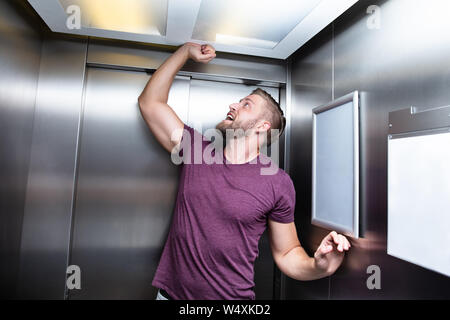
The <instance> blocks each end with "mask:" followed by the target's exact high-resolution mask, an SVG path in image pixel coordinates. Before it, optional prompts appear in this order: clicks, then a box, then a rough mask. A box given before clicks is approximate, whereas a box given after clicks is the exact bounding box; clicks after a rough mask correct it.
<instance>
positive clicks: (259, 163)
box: [138, 43, 350, 299]
mask: <svg viewBox="0 0 450 320" xmlns="http://www.w3.org/2000/svg"><path fill="white" fill-rule="evenodd" d="M215 56H216V55H215V50H214V48H213V47H211V46H210V45H199V44H195V43H186V44H185V45H183V46H181V47H180V48H179V49H178V50H177V51H176V52H175V53H174V54H173V55H172V56H171V57H170V58H168V59H167V60H166V61H165V62H164V63H163V64H162V65H161V66H160V67H159V68H158V70H157V71H156V72H155V73H154V74H153V76H152V77H151V79H150V80H149V82H148V84H147V85H146V87H145V89H144V91H143V92H142V94H141V95H140V97H139V99H138V101H139V106H140V110H141V113H142V115H143V117H144V119H145V121H146V122H147V124H148V126H149V128H150V130H151V132H152V133H153V134H154V136H155V137H156V139H157V140H158V141H159V142H160V143H161V145H162V146H163V147H164V148H165V149H166V150H167V151H169V152H172V154H173V153H174V150H175V151H178V150H179V149H180V148H181V152H182V153H183V159H184V163H183V167H182V171H181V178H180V184H179V189H178V195H177V200H176V206H175V212H174V215H173V220H172V225H171V229H170V232H169V235H168V239H167V242H166V245H165V247H164V251H163V254H162V257H161V260H160V263H159V266H158V269H157V271H156V275H155V277H154V279H153V282H152V284H153V285H154V286H155V287H158V288H160V291H159V292H158V299H255V295H254V290H253V288H254V282H253V278H254V270H253V267H254V261H255V259H256V257H257V255H258V241H259V239H260V236H261V234H262V233H263V232H264V230H265V228H266V227H268V228H269V230H268V231H269V238H270V246H271V250H272V255H273V258H274V260H275V263H276V264H277V266H278V268H279V269H280V270H281V271H282V272H283V273H285V274H286V275H287V276H289V277H291V278H293V279H297V280H313V279H318V278H322V277H326V276H329V275H331V274H332V273H334V272H335V271H336V269H337V268H338V267H339V266H340V264H341V263H342V260H343V258H344V252H345V251H347V250H349V248H350V243H349V241H348V240H347V239H346V238H345V237H344V236H342V235H339V234H337V233H336V232H334V231H333V232H331V233H330V234H328V235H327V236H326V237H325V238H324V239H323V240H322V242H321V244H320V246H319V248H318V249H317V251H316V252H315V254H314V257H309V256H308V255H307V254H306V252H305V251H304V249H303V248H302V247H301V245H300V242H299V240H298V237H297V232H296V227H295V224H294V206H295V190H294V186H293V183H292V180H291V179H290V177H289V175H287V174H286V173H285V172H284V171H283V170H281V169H279V170H277V172H276V173H275V174H271V175H263V174H261V169H262V168H263V167H265V166H266V165H265V164H267V163H268V162H267V158H268V157H267V156H264V155H263V154H260V153H259V147H260V146H261V145H262V144H263V143H267V144H269V143H270V142H273V141H269V140H267V141H266V139H270V138H269V137H271V135H270V134H266V133H268V132H269V129H270V130H274V129H275V130H281V131H282V130H283V129H284V124H285V118H284V116H283V112H282V111H281V109H280V107H279V105H278V104H277V103H276V102H275V101H274V100H273V98H271V97H270V95H269V94H267V93H265V92H264V91H263V90H260V89H259V90H256V91H254V92H253V93H252V94H250V95H249V96H247V97H245V98H243V99H242V100H241V101H240V102H239V103H235V104H232V105H231V106H230V112H229V113H228V114H227V116H226V118H225V120H223V121H221V122H220V123H219V124H218V125H217V127H216V128H217V129H218V130H220V131H221V132H222V133H223V134H224V135H225V132H226V131H229V130H232V131H236V132H240V133H238V134H236V135H234V136H233V137H232V139H230V140H227V141H226V145H225V148H224V149H223V158H222V159H223V160H224V161H223V163H213V164H211V163H209V164H207V163H205V161H203V160H202V161H201V162H200V163H196V162H195V161H193V160H195V159H194V156H193V155H192V153H194V151H195V148H197V147H196V146H195V143H194V141H199V140H198V138H200V150H199V151H200V153H201V154H203V153H204V151H205V150H206V148H207V147H208V145H209V143H212V142H208V141H205V140H204V139H203V136H202V134H201V133H199V132H198V131H196V130H194V129H193V128H191V127H189V126H187V125H185V124H184V123H183V122H182V121H181V120H180V119H179V118H178V116H177V115H176V114H175V112H174V111H173V110H172V109H171V108H170V107H169V106H168V105H167V100H168V95H169V89H170V87H171V85H172V82H173V79H174V77H175V75H176V74H177V72H178V71H179V70H180V69H181V68H182V66H183V65H184V64H185V63H186V61H187V60H188V59H192V60H194V61H196V62H201V63H208V62H209V61H211V60H212V59H213V58H214V57H215ZM183 129H184V130H185V134H183V135H182V136H181V135H176V134H175V132H180V131H182V130H183ZM186 133H188V134H186ZM261 137H266V138H261ZM191 151H192V152H191ZM197 151H198V149H197ZM219 151H222V150H219ZM213 153H214V154H215V153H216V152H215V151H214V152H213ZM219 158H220V157H219ZM264 163H265V164H264Z"/></svg>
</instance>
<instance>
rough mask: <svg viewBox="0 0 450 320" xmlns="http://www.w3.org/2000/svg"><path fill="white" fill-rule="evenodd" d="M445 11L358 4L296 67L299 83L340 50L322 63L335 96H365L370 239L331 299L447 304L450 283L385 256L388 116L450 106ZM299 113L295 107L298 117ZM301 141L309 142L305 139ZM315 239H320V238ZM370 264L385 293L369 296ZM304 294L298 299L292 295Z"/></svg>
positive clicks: (333, 287) (430, 5) (355, 253)
mask: <svg viewBox="0 0 450 320" xmlns="http://www.w3.org/2000/svg"><path fill="white" fill-rule="evenodd" d="M369 5H378V6H379V7H380V9H381V19H382V20H381V29H379V30H377V29H375V30H369V29H368V27H367V18H368V15H367V13H366V10H367V7H368V6H369ZM445 12H448V2H447V1H441V0H437V1H433V2H428V1H421V0H413V1H409V0H408V1H406V0H395V1H381V0H379V1H359V2H358V4H357V5H355V6H354V7H352V8H351V9H350V10H349V11H348V12H346V13H345V14H344V15H343V16H341V17H340V18H339V19H338V20H337V21H335V22H334V24H333V25H334V34H335V36H334V37H333V39H330V38H329V37H327V36H326V35H321V36H319V37H317V38H316V39H315V41H316V43H315V44H310V46H311V49H310V52H311V53H310V55H309V57H306V58H305V57H304V56H303V55H301V52H300V55H298V56H296V57H295V60H294V62H295V63H297V64H298V65H301V66H303V67H301V68H298V69H296V71H295V73H296V74H297V75H298V76H301V74H304V73H305V72H306V73H307V72H308V67H309V66H308V64H307V61H308V59H319V56H320V55H321V54H322V52H323V50H325V48H327V47H329V46H332V47H334V49H333V51H334V56H333V63H331V64H330V63H329V60H322V61H320V62H319V64H322V68H323V69H324V70H325V72H326V73H327V74H332V75H334V86H333V88H332V90H333V92H334V94H335V96H341V95H344V94H346V93H348V92H351V91H354V90H359V91H360V94H361V95H360V100H361V101H360V102H361V109H360V112H361V114H360V115H361V126H360V127H361V143H360V147H361V172H360V175H361V176H360V178H361V189H360V191H361V206H360V210H361V218H362V220H363V221H362V222H361V229H362V230H364V234H363V238H360V239H357V240H352V248H351V250H350V252H349V253H348V254H346V258H345V260H344V263H343V265H342V266H341V268H340V269H339V270H338V271H337V272H336V273H335V274H334V275H333V276H331V278H330V279H331V281H330V286H329V289H330V298H331V299H379V298H382V299H410V298H412V299H418V298H425V299H428V298H446V299H448V298H449V292H448V287H449V285H450V282H449V281H450V280H449V279H448V278H446V277H445V276H442V275H439V274H437V273H434V272H431V271H428V270H425V269H423V268H421V267H418V266H415V265H413V264H409V263H407V262H404V261H401V260H399V259H396V258H393V257H390V256H388V255H387V253H386V235H387V135H388V131H389V127H388V124H389V120H388V115H389V112H391V111H394V110H399V109H403V108H406V107H409V106H417V107H419V108H425V107H428V108H432V107H439V106H444V105H448V101H450V92H449V90H448V87H449V85H450V83H449V79H450V77H449V70H450V62H449V60H448V58H447V57H448V55H449V51H450V44H449V43H448V42H446V41H442V37H441V34H442V30H448V28H449V24H450V22H449V21H448V19H446V18H445ZM431 48H433V49H432V50H431ZM302 50H303V49H302ZM302 50H301V51H302ZM313 79H314V78H313ZM313 81H314V80H309V79H306V80H305V82H306V83H311V82H313ZM329 100H331V99H329ZM301 107H302V106H301V105H295V104H294V106H293V109H294V110H293V114H295V112H296V109H298V110H301ZM293 119H294V118H293ZM308 125H309V123H308ZM297 139H299V140H301V141H303V142H304V143H307V142H308V141H309V137H307V136H305V137H304V138H303V137H300V136H299V137H298V138H297ZM306 157H309V155H306ZM308 161H309V160H308V159H305V160H303V161H301V162H299V163H297V167H298V166H303V165H305V164H306V165H308V166H309V163H308ZM305 171H306V172H307V169H305ZM308 195H309V192H308ZM312 234H313V235H316V234H317V237H318V238H320V237H319V236H318V232H317V231H316V232H312ZM372 264H374V265H378V266H379V267H380V269H381V289H380V290H369V289H368V288H367V285H366V280H367V278H368V276H369V275H368V274H367V267H368V266H369V265H372ZM288 293H289V292H288ZM299 295H300V294H299V293H297V292H292V294H291V295H290V296H291V297H298V296H299ZM288 297H289V295H288Z"/></svg>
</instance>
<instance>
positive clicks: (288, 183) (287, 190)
mask: <svg viewBox="0 0 450 320" xmlns="http://www.w3.org/2000/svg"><path fill="white" fill-rule="evenodd" d="M274 187H275V188H276V189H275V205H274V207H273V208H272V210H271V211H270V212H269V214H268V218H269V219H270V220H273V221H275V222H280V223H291V222H294V212H295V188H294V183H293V182H292V179H291V177H289V175H288V174H283V175H282V178H280V179H279V181H278V183H277V184H276V185H275V186H274Z"/></svg>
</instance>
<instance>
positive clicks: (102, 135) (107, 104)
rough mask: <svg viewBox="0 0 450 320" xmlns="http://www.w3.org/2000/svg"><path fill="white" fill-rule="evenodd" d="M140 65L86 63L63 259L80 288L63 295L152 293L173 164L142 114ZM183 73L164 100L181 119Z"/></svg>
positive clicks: (171, 200)
mask: <svg viewBox="0 0 450 320" xmlns="http://www.w3.org/2000/svg"><path fill="white" fill-rule="evenodd" d="M148 79H149V76H148V75H147V74H146V73H144V72H131V71H120V70H111V69H100V68H89V69H88V75H87V80H86V81H87V82H86V89H85V90H86V92H85V104H84V110H83V120H82V129H81V133H80V147H79V167H78V174H77V190H76V203H75V213H74V223H73V241H72V252H71V259H70V264H75V265H78V266H79V267H80V269H81V274H82V280H81V281H82V282H81V290H71V291H70V292H69V298H70V299H154V298H155V297H156V293H157V292H156V288H154V287H152V286H151V281H152V279H153V276H154V274H155V271H156V267H157V266H158V263H159V258H160V255H161V253H162V249H163V246H164V244H165V241H166V238H167V233H168V230H169V224H170V221H171V218H172V212H173V209H174V205H175V198H176V191H177V187H178V167H177V166H176V165H174V164H173V163H172V162H171V159H170V154H169V153H167V152H166V150H164V149H163V148H162V147H161V146H160V145H159V143H158V142H157V140H156V139H155V138H154V136H153V135H152V133H151V132H150V130H149V129H148V127H147V125H146V123H145V121H144V120H143V118H142V116H141V113H140V110H139V106H138V103H137V97H138V96H139V94H140V93H141V91H142V88H144V87H145V84H146V83H147V81H148ZM189 81H190V79H189V78H181V77H179V78H177V79H176V80H175V82H174V84H173V86H172V87H171V90H170V94H169V105H171V106H172V108H173V109H174V110H175V112H177V114H178V115H179V116H180V118H181V120H182V121H184V122H185V121H186V120H187V112H188V98H189Z"/></svg>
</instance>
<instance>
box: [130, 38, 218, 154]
mask: <svg viewBox="0 0 450 320" xmlns="http://www.w3.org/2000/svg"><path fill="white" fill-rule="evenodd" d="M215 56H216V54H215V50H214V48H213V47H211V46H210V45H200V44H196V43H190V42H188V43H186V44H184V45H183V46H181V47H180V48H178V50H177V51H176V52H175V53H174V54H172V56H170V57H169V58H168V59H167V60H166V61H165V62H164V63H163V64H162V65H161V66H160V67H159V68H158V70H156V71H155V73H154V74H153V75H152V77H151V78H150V80H149V81H148V83H147V85H146V86H145V88H144V91H142V93H141V95H140V96H139V98H138V102H139V108H140V110H141V113H142V116H143V117H144V120H145V122H146V123H147V125H148V126H149V128H150V130H151V131H152V133H153V135H154V136H155V137H156V139H157V140H158V142H159V143H160V144H161V145H162V146H163V147H164V149H166V150H167V151H169V152H171V151H172V149H173V148H174V147H175V146H176V145H177V144H179V143H180V141H181V136H179V137H177V139H175V141H172V140H171V136H172V132H174V130H176V129H183V127H184V124H183V122H182V121H181V119H180V118H179V117H178V116H177V115H176V113H175V112H174V111H173V110H172V108H171V107H170V106H169V105H168V104H167V100H168V98H169V90H170V87H171V86H172V83H173V79H174V78H175V75H176V74H177V72H178V71H179V70H180V69H181V68H182V67H183V65H184V64H185V63H186V61H187V60H188V59H189V58H191V59H192V60H194V61H197V62H202V63H208V62H209V61H211V60H212V59H214V58H215Z"/></svg>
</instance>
